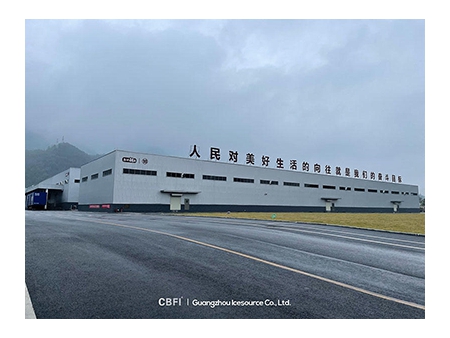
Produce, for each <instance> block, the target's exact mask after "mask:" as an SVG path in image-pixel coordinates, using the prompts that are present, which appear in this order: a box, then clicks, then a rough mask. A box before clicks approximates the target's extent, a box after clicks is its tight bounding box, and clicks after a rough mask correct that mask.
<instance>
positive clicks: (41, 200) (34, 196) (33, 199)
mask: <svg viewBox="0 0 450 338" xmlns="http://www.w3.org/2000/svg"><path fill="white" fill-rule="evenodd" d="M46 205H47V193H46V192H45V191H33V192H31V193H29V194H27V197H26V207H27V209H40V210H41V209H45V206H46Z"/></svg>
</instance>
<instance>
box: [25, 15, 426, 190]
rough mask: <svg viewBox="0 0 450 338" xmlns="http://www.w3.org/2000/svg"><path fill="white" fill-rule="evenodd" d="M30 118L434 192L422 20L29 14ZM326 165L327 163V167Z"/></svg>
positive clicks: (118, 142) (87, 140)
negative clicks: (380, 178) (428, 164)
mask: <svg viewBox="0 0 450 338" xmlns="http://www.w3.org/2000/svg"><path fill="white" fill-rule="evenodd" d="M25 33H26V36H25V40H26V41H25V63H26V68H25V75H26V83H25V90H26V93H25V99H26V102H25V104H26V112H25V123H26V130H27V132H32V133H36V134H38V135H41V136H42V137H44V138H46V139H47V140H49V142H50V143H56V141H57V140H59V141H61V140H62V138H63V137H64V140H65V141H66V142H69V143H72V144H74V145H75V146H77V147H79V148H80V149H82V150H84V151H87V152H89V153H106V152H109V151H112V150H114V149H122V150H131V151H139V152H140V151H142V152H150V153H157V154H165V155H174V156H182V157H188V156H189V153H190V150H191V149H192V146H193V145H194V144H195V145H197V147H198V149H199V150H200V154H201V156H202V157H201V158H202V159H205V160H207V159H208V158H209V151H210V148H211V147H216V148H219V149H220V151H221V162H228V159H229V156H228V152H229V151H238V153H239V155H238V156H239V157H238V158H239V159H238V163H241V164H245V160H246V158H245V155H246V154H247V153H252V154H254V155H255V159H256V163H255V165H256V166H260V165H261V163H260V162H261V157H262V155H267V156H269V157H270V159H271V162H270V165H269V167H272V168H275V167H276V159H277V158H282V159H283V160H284V164H285V169H286V170H289V161H290V160H291V159H296V160H297V161H298V162H299V163H302V162H303V161H307V162H309V163H310V164H311V165H313V164H314V163H318V164H320V165H321V166H322V168H323V167H325V165H330V166H331V167H332V168H333V173H334V168H335V167H336V166H340V167H342V168H345V167H349V168H351V169H352V171H353V169H358V170H359V171H361V172H362V171H363V170H367V171H369V172H371V171H374V172H376V173H378V172H381V173H383V174H389V175H392V174H394V175H397V176H398V175H400V176H402V179H403V182H404V183H410V184H417V185H419V189H420V193H422V194H423V193H424V191H425V183H424V181H425V21H424V20H329V21H327V20H231V21H223V20H199V21H196V20H174V21H165V20H145V21H132V20H118V21H108V20H88V21H73V20H56V21H48V20H27V21H26V26H25ZM322 172H323V169H322Z"/></svg>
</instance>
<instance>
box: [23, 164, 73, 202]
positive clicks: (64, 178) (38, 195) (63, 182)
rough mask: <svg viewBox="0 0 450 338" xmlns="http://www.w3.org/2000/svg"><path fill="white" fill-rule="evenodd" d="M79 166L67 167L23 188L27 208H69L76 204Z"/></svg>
mask: <svg viewBox="0 0 450 338" xmlns="http://www.w3.org/2000/svg"><path fill="white" fill-rule="evenodd" d="M80 171H81V170H80V168H69V169H67V170H64V171H63V172H60V173H59V174H56V175H55V176H52V177H50V178H48V179H46V180H44V181H42V182H40V183H38V184H36V185H33V186H31V187H28V188H26V189H25V207H26V208H27V209H44V210H47V209H49V210H69V209H74V208H76V207H77V205H78V199H79V190H80Z"/></svg>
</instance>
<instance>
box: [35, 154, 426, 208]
mask: <svg viewBox="0 0 450 338" xmlns="http://www.w3.org/2000/svg"><path fill="white" fill-rule="evenodd" d="M230 153H231V152H230ZM77 170H78V171H77ZM380 175H381V174H380ZM32 192H33V193H35V192H47V193H48V194H49V195H48V196H49V197H48V205H47V208H48V209H51V208H53V207H54V206H55V203H56V204H58V203H59V205H60V206H61V208H64V209H67V208H70V206H72V205H74V204H75V201H76V202H77V203H76V204H77V206H78V209H79V210H81V211H103V212H114V211H116V212H117V211H128V212H169V211H180V212H201V211H222V212H226V211H233V212H237V211H248V212H252V211H266V212H294V211H295V212H419V211H420V210H419V196H418V186H415V185H409V184H403V183H399V182H392V181H386V180H385V179H384V176H383V177H381V176H380V177H379V178H378V179H375V178H373V177H371V178H355V177H348V176H345V175H344V176H338V175H331V174H322V173H314V172H306V171H297V170H289V169H279V168H269V167H264V166H262V167H259V166H255V165H249V164H237V163H233V162H224V161H222V162H221V161H217V160H211V159H210V160H203V159H198V158H180V157H171V156H162V155H152V154H146V153H136V152H130V151H121V150H114V151H112V152H110V153H108V154H106V155H104V156H102V157H100V158H98V159H96V160H94V161H91V162H89V163H87V164H85V165H83V166H82V167H81V168H80V169H76V168H70V169H68V170H67V171H66V172H64V173H61V174H59V175H56V176H54V177H53V178H51V179H48V180H46V181H44V182H41V183H40V184H38V185H37V186H36V187H31V188H29V189H27V194H30V193H32ZM76 195H77V197H75V196H76Z"/></svg>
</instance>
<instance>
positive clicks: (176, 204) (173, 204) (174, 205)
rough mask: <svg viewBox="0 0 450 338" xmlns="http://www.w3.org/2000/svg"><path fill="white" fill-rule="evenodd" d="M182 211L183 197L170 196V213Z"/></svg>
mask: <svg viewBox="0 0 450 338" xmlns="http://www.w3.org/2000/svg"><path fill="white" fill-rule="evenodd" d="M179 210H181V195H178V194H177V195H175V194H172V195H170V211H179Z"/></svg>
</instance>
